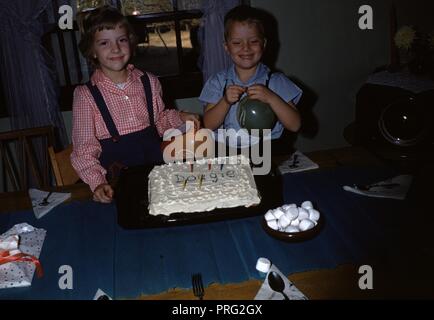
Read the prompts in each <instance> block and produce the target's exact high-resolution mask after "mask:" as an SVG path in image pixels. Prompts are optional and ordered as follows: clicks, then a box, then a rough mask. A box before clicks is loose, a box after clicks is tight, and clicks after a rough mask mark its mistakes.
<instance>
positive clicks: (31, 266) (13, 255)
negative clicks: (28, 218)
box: [0, 223, 46, 289]
mask: <svg viewBox="0 0 434 320" xmlns="http://www.w3.org/2000/svg"><path fill="white" fill-rule="evenodd" d="M45 234H46V231H45V230H44V229H37V228H34V227H33V226H31V225H29V224H27V223H20V224H16V225H14V226H13V227H12V228H11V229H9V230H8V231H7V232H5V233H4V234H2V235H0V289H3V288H12V287H26V286H30V285H31V284H32V279H33V275H34V273H35V271H36V274H37V276H38V277H42V275H43V272H42V266H41V263H40V262H39V260H38V259H39V255H40V253H41V249H42V245H43V243H44V240H45Z"/></svg>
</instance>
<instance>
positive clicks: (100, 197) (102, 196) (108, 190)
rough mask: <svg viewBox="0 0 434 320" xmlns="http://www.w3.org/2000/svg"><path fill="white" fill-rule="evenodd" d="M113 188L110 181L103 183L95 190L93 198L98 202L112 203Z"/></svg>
mask: <svg viewBox="0 0 434 320" xmlns="http://www.w3.org/2000/svg"><path fill="white" fill-rule="evenodd" d="M113 194H114V191H113V188H112V187H111V185H109V184H108V183H101V184H100V185H99V186H98V187H96V189H95V191H94V192H93V200H94V201H96V202H102V203H110V202H112V200H113Z"/></svg>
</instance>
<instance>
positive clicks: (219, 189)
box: [148, 155, 261, 216]
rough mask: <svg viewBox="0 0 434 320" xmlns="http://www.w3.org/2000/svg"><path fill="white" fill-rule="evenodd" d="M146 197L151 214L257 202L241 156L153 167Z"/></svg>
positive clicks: (257, 196)
mask: <svg viewBox="0 0 434 320" xmlns="http://www.w3.org/2000/svg"><path fill="white" fill-rule="evenodd" d="M148 199H149V214H150V215H154V216H156V215H166V216H169V215H170V214H172V213H178V212H187V213H189V212H204V211H211V210H214V209H218V208H232V207H239V206H245V207H249V206H253V205H257V204H259V203H260V201H261V199H260V197H259V195H258V190H257V188H256V183H255V179H254V177H253V173H252V169H251V168H250V163H249V160H248V158H246V157H245V156H243V155H237V156H230V157H219V158H214V159H201V160H197V161H187V162H174V163H168V164H164V165H161V166H156V167H155V168H154V169H152V171H151V173H150V174H149V179H148Z"/></svg>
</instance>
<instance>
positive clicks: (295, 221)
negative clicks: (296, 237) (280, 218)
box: [291, 219, 300, 227]
mask: <svg viewBox="0 0 434 320" xmlns="http://www.w3.org/2000/svg"><path fill="white" fill-rule="evenodd" d="M299 225H300V220H298V219H294V220H292V221H291V226H293V227H298V226H299Z"/></svg>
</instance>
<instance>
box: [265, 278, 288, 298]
mask: <svg viewBox="0 0 434 320" xmlns="http://www.w3.org/2000/svg"><path fill="white" fill-rule="evenodd" d="M268 284H269V285H270V288H271V289H273V290H274V291H277V292H280V293H281V294H283V296H284V297H285V300H289V298H288V296H287V295H286V294H285V293H284V292H283V290H285V282H283V279H282V277H281V276H280V275H279V274H278V273H277V272H275V271H271V272H270V273H269V274H268Z"/></svg>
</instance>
